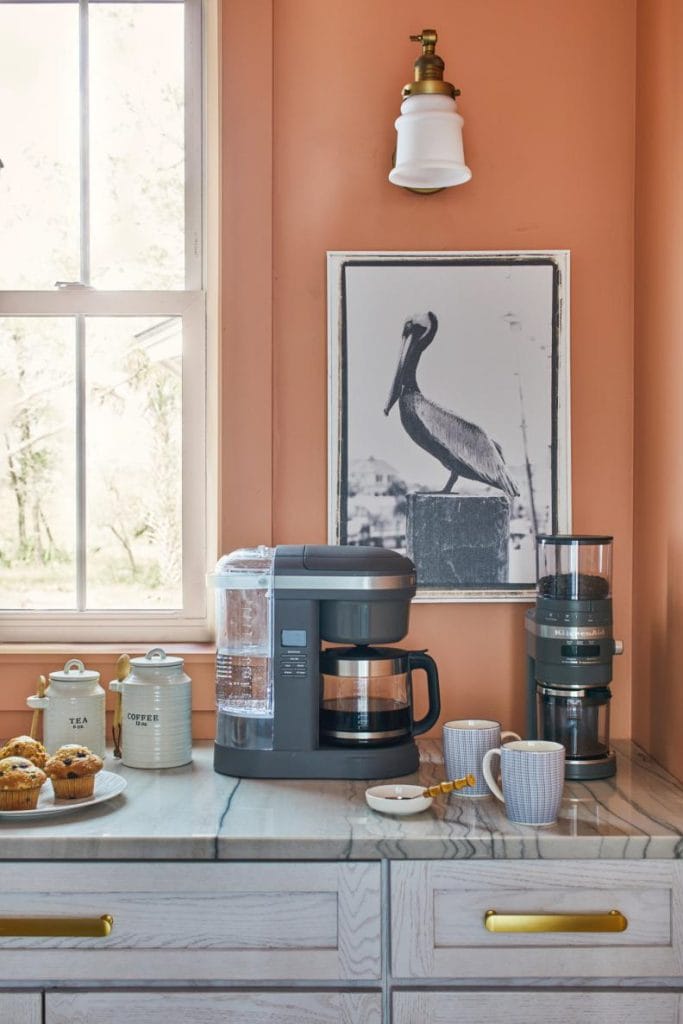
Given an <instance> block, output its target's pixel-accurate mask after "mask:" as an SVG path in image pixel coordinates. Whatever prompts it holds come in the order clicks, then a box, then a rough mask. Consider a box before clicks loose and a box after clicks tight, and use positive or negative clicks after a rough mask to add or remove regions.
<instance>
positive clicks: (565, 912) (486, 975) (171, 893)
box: [0, 860, 683, 1024]
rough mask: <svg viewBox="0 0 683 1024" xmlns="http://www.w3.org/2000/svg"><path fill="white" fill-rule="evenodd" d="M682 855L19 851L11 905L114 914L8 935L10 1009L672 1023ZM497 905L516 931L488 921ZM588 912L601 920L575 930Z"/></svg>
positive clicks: (29, 916) (166, 1023)
mask: <svg viewBox="0 0 683 1024" xmlns="http://www.w3.org/2000/svg"><path fill="white" fill-rule="evenodd" d="M682 871H683V865H681V864H680V863H679V862H678V861H675V860H659V861H658V860H653V861H646V860H637V861H625V860H622V861H599V860H592V861H580V860H574V861H552V862H544V861H540V860H537V861H452V860H451V861H445V860H444V861H409V860H406V861H391V862H388V861H387V862H383V863H379V862H376V861H375V862H360V861H355V862H342V863H332V862H316V863H296V862H291V861H290V862H287V863H273V862H271V863H263V862H254V863H228V862H223V863H221V862H193V863H177V862H163V863H150V862H144V863H132V862H117V863H111V862H109V863H107V862H93V863H90V862H89V863H79V862H62V863H60V862H52V863H50V864H47V863H40V862H34V863H31V864H30V865H29V864H27V863H26V862H17V863H11V862H6V863H5V864H4V865H3V881H4V886H3V891H2V893H0V916H1V917H5V918H12V919H20V923H22V925H23V922H24V921H29V922H30V921H32V922H34V924H35V921H36V920H37V919H40V918H42V919H47V920H48V922H55V921H64V920H65V919H66V918H71V919H73V918H78V919H79V920H80V919H85V920H87V921H89V922H91V923H92V922H95V923H97V922H98V921H100V919H101V918H102V917H103V916H104V915H110V916H111V918H113V926H112V930H111V932H110V933H109V934H105V932H106V929H105V930H104V931H103V932H102V934H100V935H91V936H88V935H81V936H78V937H65V936H63V935H44V934H43V935H41V934H39V935H35V934H33V935H31V934H24V935H15V936H5V937H2V938H0V1022H1V1024H5V1022H7V1024H92V1022H94V1021H97V1022H98V1024H114V1022H115V1021H116V1024H119V1022H120V1021H121V1020H133V1021H135V1024H181V1022H182V1024H185V1022H186V1021H187V1020H192V1021H193V1022H194V1024H219V1022H220V1024H233V1022H234V1024H237V1022H239V1024H252V1022H253V1024H257V1022H258V1024H268V1022H270V1021H273V1022H276V1021H277V1022H279V1024H290V1022H291V1024H309V1022H310V1024H313V1022H315V1024H328V1022H329V1024H390V1022H391V1024H427V1022H428V1024H447V1022H448V1024H459V1022H461V1021H462V1022H467V1024H480V1022H481V1024H484V1022H486V1024H490V1021H491V1020H492V1019H495V1018H497V1017H500V1016H504V1017H505V1019H506V1022H507V1024H537V1022H538V1024H540V1022H544V1024H573V1022H574V1021H576V1020H580V1021H582V1024H583V1022H593V1021H595V1022H596V1024H597V1022H599V1024H617V1022H618V1024H636V1022H638V1024H640V1022H642V1021H644V1020H647V1021H648V1024H664V1022H667V1024H668V1022H671V1024H673V1022H677V1021H678V1020H679V1019H680V1020H683V953H682V951H683V941H682V936H681V922H682V921H683V914H682V913H681V892H682V891H683V880H682V876H681V872H682ZM491 911H493V912H495V917H496V926H497V927H500V928H502V929H503V930H494V931H490V930H489V928H488V927H487V921H488V920H489V918H488V917H487V914H488V913H489V912H491ZM613 913H617V914H618V924H617V928H618V929H620V930H614V928H613V927H612V925H613V924H614V919H613V917H612V916H611V915H612V914H613ZM586 915H589V916H590V918H591V922H592V924H593V925H595V928H594V930H578V931H577V930H576V926H577V922H578V925H579V927H582V925H583V924H585V916H586ZM594 919H595V920H594ZM510 922H512V930H510V927H509V925H510ZM548 922H550V924H548ZM539 929H540V930H539ZM596 929H597V930H596ZM34 930H35V929H34ZM94 930H95V931H97V929H94ZM20 985H23V986H25V988H26V991H25V992H19V993H18V992H17V988H18V986H20ZM608 987H609V989H610V991H607V990H606V989H607V988H608ZM130 989H133V991H130ZM549 989H552V991H549Z"/></svg>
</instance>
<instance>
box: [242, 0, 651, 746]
mask: <svg viewBox="0 0 683 1024" xmlns="http://www.w3.org/2000/svg"><path fill="white" fill-rule="evenodd" d="M235 6H236V7H237V8H239V7H244V4H237V5H235V4H230V5H228V4H225V6H224V16H225V17H226V18H229V19H233V20H234V21H239V18H240V15H239V14H237V13H235V10H234V8H235ZM247 6H248V7H249V11H248V12H242V15H241V16H242V18H243V19H249V31H250V32H253V31H254V27H255V26H254V21H255V20H257V19H258V15H257V14H256V13H255V11H254V8H258V9H259V10H260V13H261V15H264V18H263V21H264V31H267V29H266V28H265V25H266V24H267V18H266V17H265V8H266V7H268V6H269V5H268V4H266V3H262V4H258V3H257V4H254V3H253V0H252V2H250V3H249V4H248V5H247ZM273 7H274V20H273V31H272V45H273V109H272V126H273V128H272V163H270V162H269V163H267V164H265V165H261V166H256V167H255V166H254V164H253V161H248V165H249V169H250V173H251V174H252V175H253V178H254V179H255V180H254V181H252V180H251V179H250V181H249V182H246V183H245V182H244V169H243V168H242V170H241V171H239V172H238V173H239V174H240V177H239V179H238V180H239V182H240V184H241V185H243V184H246V186H247V191H246V193H244V192H242V191H240V194H239V195H240V202H241V203H247V204H249V205H250V208H251V209H253V210H254V212H255V214H256V223H257V225H258V224H259V223H260V221H261V217H262V213H263V210H262V205H261V204H262V203H264V202H266V203H267V198H268V196H267V191H268V185H269V183H270V182H271V180H272V201H273V228H272V237H271V240H270V241H271V246H272V279H271V280H269V281H265V280H263V281H262V287H263V301H264V302H268V301H271V299H272V339H273V364H272V389H273V405H272V418H273V419H272V434H271V433H270V430H271V424H270V415H271V410H270V408H269V406H268V395H267V385H268V381H266V382H265V386H264V388H263V390H262V392H261V408H262V409H263V416H264V420H263V423H262V424H259V423H257V422H256V420H255V417H254V416H253V415H252V417H250V419H249V424H250V429H255V430H256V434H257V440H255V441H254V442H253V446H252V448H251V450H252V452H253V455H254V458H257V456H256V451H257V448H258V450H259V452H264V451H268V450H270V451H271V456H272V491H270V492H269V491H268V487H267V484H268V481H267V480H265V479H264V486H263V489H262V490H263V493H262V494H261V495H259V494H258V493H257V488H256V487H254V486H253V485H252V487H251V492H250V495H249V501H248V502H247V504H246V505H245V504H244V502H243V500H242V496H241V495H240V490H239V487H238V486H236V484H237V481H235V480H233V481H232V482H231V483H229V484H228V483H227V481H226V484H227V486H226V491H225V495H226V502H227V507H226V509H225V512H224V534H223V542H224V546H225V547H226V548H230V547H233V546H236V545H237V544H241V543H244V542H249V543H251V542H256V541H259V540H263V539H264V535H265V531H266V529H267V525H266V524H265V522H264V521H265V520H266V519H267V516H268V514H272V539H273V540H274V541H275V542H276V543H298V542H299V543H300V542H302V541H310V542H323V541H325V540H326V515H327V510H326V494H327V481H326V456H327V448H326V415H327V405H326V398H327V396H326V372H327V366H326V319H325V317H326V297H325V251H326V250H328V249H339V250H345V249H360V250H364V249H389V250H413V249H437V250H438V249H454V250H457V249H517V248H519V249H536V248H541V249H542V248H568V249H570V250H571V252H572V268H571V274H572V300H571V336H572V341H571V344H572V352H571V373H572V446H573V506H574V529H575V530H577V531H583V532H606V533H613V534H614V535H615V590H616V607H615V618H616V623H617V624H618V629H619V633H620V635H622V636H624V639H625V640H626V645H627V651H629V650H630V643H629V640H630V636H629V627H630V618H631V605H630V601H631V599H630V594H631V537H632V520H631V504H632V500H631V477H632V398H633V396H632V358H633V355H632V335H633V292H632V281H633V279H632V270H633V267H632V261H633V147H634V100H633V97H634V61H635V3H634V2H630V0H601V2H600V3H595V2H594V0H576V2H574V3H572V4H566V3H563V2H561V0H515V3H510V2H509V0H478V2H477V3H476V4H472V3H466V2H464V0H461V2H454V0H433V2H431V3H430V4H428V5H426V4H423V5H416V4H415V3H414V2H412V0H374V2H373V3H366V2H364V0H344V2H343V3H342V2H332V0H331V2H326V3H320V2H319V0H287V2H275V4H274V5H273ZM228 8H232V14H229V13H228ZM427 25H429V26H434V27H436V28H437V30H438V32H439V46H438V52H439V53H440V54H441V55H442V56H443V58H444V60H445V61H446V71H447V75H446V77H447V78H449V79H450V80H451V81H454V82H455V84H456V85H457V86H458V87H460V88H461V89H462V96H461V98H460V100H459V106H460V110H461V112H462V114H463V116H464V118H465V130H464V138H465V153H466V158H467V162H468V164H469V166H470V167H471V168H472V171H473V179H472V181H471V182H470V183H468V184H467V185H464V186H461V187H459V188H455V189H450V190H447V191H445V192H442V193H440V194H438V195H434V196H417V195H414V194H411V193H408V192H405V191H404V190H401V189H398V188H396V187H395V186H393V185H390V184H389V183H388V181H387V173H388V170H389V167H390V160H391V153H392V149H393V146H394V138H395V135H394V130H393V122H394V119H395V117H396V116H397V115H398V109H399V104H400V91H401V87H402V85H403V84H404V82H405V81H407V80H408V79H409V78H410V77H411V75H412V62H413V60H414V59H415V56H416V55H417V52H418V51H417V47H416V46H415V44H414V43H411V42H410V41H409V35H410V34H411V33H416V32H419V31H420V30H421V29H422V28H423V27H426V26H427ZM226 27H227V26H226ZM236 27H237V25H236V24H233V29H234V28H236ZM224 38H225V42H226V45H227V46H229V38H228V37H227V36H225V37H224ZM242 38H244V31H243V33H242ZM267 43H268V37H267V36H266V45H267ZM259 45H260V43H259V42H258V41H256V42H255V45H254V46H253V47H252V48H251V51H250V55H249V56H250V59H253V57H254V51H255V50H258V49H259ZM252 70H253V69H252ZM225 73H226V74H230V72H229V70H228V68H227V65H226V68H225ZM236 74H239V71H238V72H236ZM243 95H244V96H245V97H246V93H243ZM231 102H232V103H233V107H237V106H238V103H237V101H236V100H235V99H234V98H233V100H232V101H231ZM226 123H228V124H229V122H226ZM248 130H249V131H250V132H251V131H253V128H252V127H251V126H249V127H248ZM261 141H262V140H261ZM238 145H239V142H238ZM247 151H248V152H249V153H251V154H253V153H254V152H255V153H256V154H257V155H258V152H259V147H258V145H255V144H254V143H253V142H250V143H249V144H248V146H247ZM231 159H232V160H233V161H235V160H237V157H236V156H235V154H234V153H233V155H232V158H231ZM230 189H231V183H230V175H229V174H226V178H225V190H226V193H229V192H230ZM232 202H234V201H233V200H231V199H229V198H228V203H232ZM236 218H237V214H235V222H236ZM231 223H232V221H231ZM247 243H248V244H251V245H254V244H255V242H254V240H253V239H251V240H249V239H245V245H246V244H247ZM225 244H226V248H227V249H229V248H230V246H231V238H230V234H226V239H225ZM236 272H237V284H235V282H233V283H232V284H231V287H232V289H233V293H235V301H236V302H237V303H238V306H239V305H240V304H239V297H238V295H237V294H236V293H237V292H238V291H240V290H243V291H244V290H246V291H249V292H250V294H251V293H253V289H252V285H253V282H254V280H255V277H254V275H256V276H257V278H258V279H259V280H262V278H263V268H262V267H261V266H258V265H256V266H254V267H252V269H251V270H246V271H244V270H243V272H242V273H240V268H236ZM271 289H272V291H271ZM262 311H263V306H262V304H261V305H257V306H256V307H255V308H254V309H253V313H254V316H255V318H256V321H255V323H256V328H257V330H256V331H254V332H251V331H250V332H249V337H250V339H252V340H253V341H254V342H255V343H256V344H257V345H258V346H261V344H262V341H263V338H262V336H261V333H260V330H261V327H262ZM235 314H236V316H237V317H238V319H239V320H240V322H242V323H244V321H245V320H246V321H248V319H249V317H250V315H251V308H250V309H249V310H246V309H245V308H244V306H243V304H241V306H240V308H237V309H236V310H235ZM231 319H232V316H231V315H227V314H226V320H231ZM244 329H245V330H248V326H246V324H245V328H244ZM243 340H244V339H243ZM251 358H252V363H253V362H254V360H255V358H256V357H255V356H254V355H252V357H251ZM265 372H267V371H265ZM245 376H246V375H244V374H243V375H241V377H240V385H241V386H242V385H244V384H245V383H246V380H245ZM226 387H227V390H228V391H229V392H230V393H232V392H231V385H230V381H229V379H228V381H227V384H226ZM252 390H254V388H253V384H252ZM237 400H238V401H239V398H238V399H237ZM235 427H237V424H235ZM259 442H260V447H259ZM271 444H272V449H270V448H269V446H270V445H271ZM258 458H259V459H261V458H262V456H261V454H259V455H258ZM253 472H254V466H250V467H249V473H250V474H252V475H253ZM271 498H272V506H271V505H269V504H268V502H269V501H270V500H271ZM271 508H272V512H271ZM249 510H251V513H249ZM249 514H251V517H252V518H251V522H246V521H245V520H246V518H247V516H248V515H249ZM231 521H234V522H235V523H236V524H237V526H238V527H239V528H237V529H234V528H232V522H231ZM252 524H253V525H252ZM525 608H526V606H524V605H514V606H509V605H508V606H503V605H501V604H487V605H478V604H465V605H452V604H451V605H445V604H443V605H430V606H427V605H416V606H415V607H414V610H413V615H412V625H411V632H410V635H409V637H408V640H407V642H408V643H409V644H412V645H414V646H419V647H428V648H429V650H430V652H431V653H432V654H433V656H434V657H435V658H436V660H437V662H438V664H439V667H440V673H441V680H442V688H443V706H444V715H445V716H446V717H454V716H463V715H468V716H495V717H499V718H501V719H502V720H503V722H504V723H505V724H506V725H510V726H513V727H516V728H518V729H521V728H523V723H524V628H523V616H524V611H525ZM629 661H630V655H628V654H627V655H626V656H625V657H624V658H622V659H620V661H618V662H617V664H616V673H615V680H616V682H615V686H614V693H615V697H614V702H613V704H614V707H613V733H614V735H622V736H623V735H628V734H629V731H630V693H629V678H630V672H629Z"/></svg>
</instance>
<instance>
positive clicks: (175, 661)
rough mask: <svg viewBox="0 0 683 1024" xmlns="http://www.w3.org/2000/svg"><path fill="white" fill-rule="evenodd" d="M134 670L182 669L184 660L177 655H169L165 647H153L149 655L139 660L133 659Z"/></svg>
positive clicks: (131, 661) (131, 660)
mask: <svg viewBox="0 0 683 1024" xmlns="http://www.w3.org/2000/svg"><path fill="white" fill-rule="evenodd" d="M130 663H131V665H132V666H133V668H182V666H183V664H184V662H183V659H182V658H180V657H178V655H175V654H167V653H166V651H165V650H164V649H163V647H153V648H152V649H151V651H147V654H145V655H142V656H140V657H139V658H131V659H130Z"/></svg>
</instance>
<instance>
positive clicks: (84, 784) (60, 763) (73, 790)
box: [45, 743, 102, 800]
mask: <svg viewBox="0 0 683 1024" xmlns="http://www.w3.org/2000/svg"><path fill="white" fill-rule="evenodd" d="M101 768H102V758H101V757H98V756H97V754H93V752H92V750H88V748H87V747H81V746H79V744H78V743H67V744H66V745H65V746H63V747H60V748H59V750H56V751H55V753H54V754H53V755H52V757H50V758H48V761H47V764H46V765H45V771H46V772H47V774H48V776H49V777H50V781H51V782H52V788H53V789H54V791H55V796H56V797H57V799H58V800H78V799H80V797H83V796H92V794H93V791H94V789H95V776H96V775H97V773H98V772H99V771H100V770H101Z"/></svg>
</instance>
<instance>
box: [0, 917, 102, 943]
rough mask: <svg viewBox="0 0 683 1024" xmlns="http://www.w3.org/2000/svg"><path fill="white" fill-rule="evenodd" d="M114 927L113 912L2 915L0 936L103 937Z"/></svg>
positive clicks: (0, 918)
mask: <svg viewBox="0 0 683 1024" xmlns="http://www.w3.org/2000/svg"><path fill="white" fill-rule="evenodd" d="M113 927H114V918H113V917H112V916H111V914H102V917H0V937H7V936H10V935H12V936H17V935H23V936H31V937H32V938H41V937H42V938H47V937H48V936H49V937H52V938H54V937H57V936H59V937H61V938H68V939H86V938H93V939H103V938H105V937H106V936H107V935H109V933H110V932H111V930H112V928H113Z"/></svg>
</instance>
